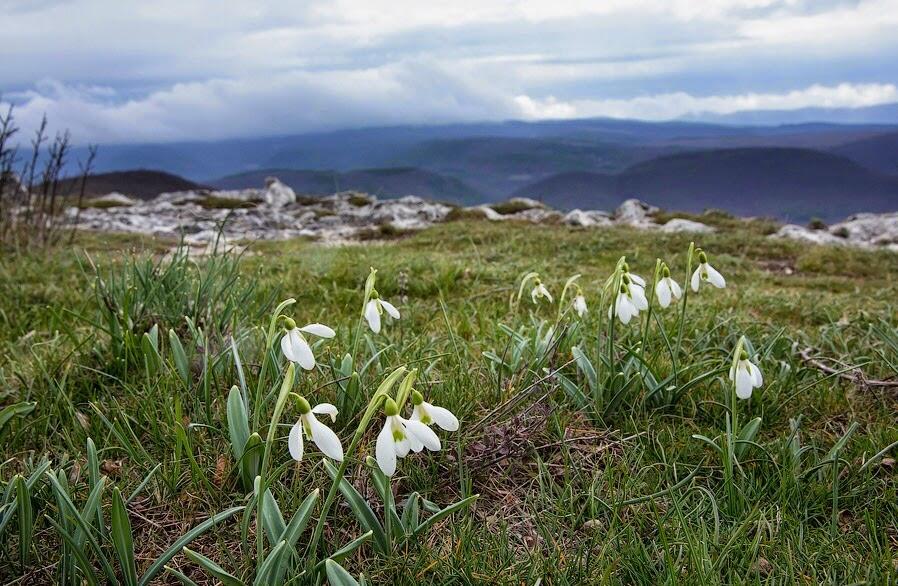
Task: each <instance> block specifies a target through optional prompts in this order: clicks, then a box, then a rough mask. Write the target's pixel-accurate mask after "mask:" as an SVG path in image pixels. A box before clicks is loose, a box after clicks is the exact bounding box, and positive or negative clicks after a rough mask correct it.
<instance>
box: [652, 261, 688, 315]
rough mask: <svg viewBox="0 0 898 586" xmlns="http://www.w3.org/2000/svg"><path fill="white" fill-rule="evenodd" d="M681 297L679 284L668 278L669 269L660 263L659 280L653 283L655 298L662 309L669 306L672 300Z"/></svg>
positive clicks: (681, 292)
mask: <svg viewBox="0 0 898 586" xmlns="http://www.w3.org/2000/svg"><path fill="white" fill-rule="evenodd" d="M682 295H683V291H682V289H680V284H679V283H677V282H676V281H674V280H673V279H671V278H670V269H669V268H668V267H667V265H666V264H663V263H662V266H661V278H660V279H658V282H657V283H655V296H656V297H658V304H659V305H660V306H661V307H662V308H666V307H667V306H669V305H670V302H671V300H672V299H679V298H680V297H681V296H682Z"/></svg>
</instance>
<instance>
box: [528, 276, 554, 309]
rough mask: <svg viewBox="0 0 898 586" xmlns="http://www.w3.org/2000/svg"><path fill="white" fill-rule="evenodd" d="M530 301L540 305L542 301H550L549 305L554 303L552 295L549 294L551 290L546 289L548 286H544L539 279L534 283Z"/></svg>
mask: <svg viewBox="0 0 898 586" xmlns="http://www.w3.org/2000/svg"><path fill="white" fill-rule="evenodd" d="M530 299H531V300H532V301H533V303H539V300H540V299H548V300H549V303H552V301H553V300H552V294H551V293H549V290H548V289H546V286H545V285H543V282H542V281H540V280H539V277H537V278H536V279H535V280H534V281H533V289H532V290H531V291H530Z"/></svg>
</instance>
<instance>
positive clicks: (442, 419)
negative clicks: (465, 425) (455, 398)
mask: <svg viewBox="0 0 898 586" xmlns="http://www.w3.org/2000/svg"><path fill="white" fill-rule="evenodd" d="M412 404H413V405H414V408H413V409H412V416H411V420H412V421H420V422H421V423H423V424H424V425H432V424H434V423H435V424H437V425H438V426H439V427H440V428H442V429H444V430H446V431H458V418H457V417H455V415H453V414H452V411H449V410H448V409H446V408H445V407H437V406H436V405H431V404H430V403H428V402H427V401H425V400H424V397H423V396H422V395H421V393H419V392H418V391H414V392H413V393H412Z"/></svg>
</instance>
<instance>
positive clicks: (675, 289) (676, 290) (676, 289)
mask: <svg viewBox="0 0 898 586" xmlns="http://www.w3.org/2000/svg"><path fill="white" fill-rule="evenodd" d="M665 281H667V284H668V285H669V286H670V292H671V293H673V296H674V297H675V298H676V299H679V298H680V297H682V296H683V290H682V289H680V284H679V283H677V282H676V281H674V280H673V279H671V278H670V277H667V278H666V279H665Z"/></svg>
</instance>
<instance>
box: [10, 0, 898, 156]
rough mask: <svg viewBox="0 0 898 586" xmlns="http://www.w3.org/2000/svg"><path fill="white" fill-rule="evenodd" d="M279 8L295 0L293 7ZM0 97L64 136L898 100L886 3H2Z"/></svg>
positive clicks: (182, 135) (195, 133)
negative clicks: (65, 132) (65, 133)
mask: <svg viewBox="0 0 898 586" xmlns="http://www.w3.org/2000/svg"><path fill="white" fill-rule="evenodd" d="M294 4H298V5H296V6H294ZM4 11H5V12H6V15H5V20H6V23H5V26H4V35H5V42H4V44H3V46H2V49H0V51H2V54H0V59H2V61H3V63H4V67H3V68H0V92H2V96H0V97H2V100H4V101H5V102H10V103H13V104H15V106H16V108H17V119H18V121H19V123H20V126H22V128H23V130H25V131H29V130H30V129H33V128H34V127H35V126H36V125H37V124H38V122H39V120H40V118H41V117H42V116H43V115H44V114H46V115H47V116H48V117H49V119H50V121H51V125H54V127H55V128H69V129H70V130H71V132H72V134H73V136H74V137H75V139H76V140H78V141H80V142H88V141H89V142H101V143H111V142H149V141H176V140H194V139H220V138H228V137H245V136H260V135H270V134H288V133H298V132H308V131H316V130H328V129H335V128H346V127H355V126H373V125H390V124H431V123H444V122H465V121H480V120H501V119H509V118H515V119H528V120H540V119H546V118H574V117H592V116H611V117H626V118H640V119H648V120H666V119H672V118H678V117H681V116H689V115H696V114H700V113H712V114H728V113H732V112H737V111H758V110H793V109H799V108H806V107H841V108H856V107H863V106H870V105H877V104H882V103H890V102H896V101H898V90H896V85H895V84H896V83H898V60H896V59H894V57H895V55H898V0H856V1H849V0H815V1H810V0H709V1H707V2H700V3H696V2H689V1H686V0H663V1H662V0H608V1H606V2H590V1H585V0H552V1H540V0H494V1H483V0H479V1H473V0H458V1H457V2H453V3H426V4H423V5H422V3H420V2H411V1H409V0H392V1H387V0H368V1H361V0H338V1H335V2H334V1H331V2H325V1H319V0H312V1H309V2H303V3H280V2H278V3H276V2H259V3H244V2H227V1H215V2H213V1H212V0H196V1H189V2H185V1H183V0H177V1H175V0H160V1H158V2H153V3H123V2H113V1H111V0H110V1H107V0H68V1H56V0H44V1H41V2H26V1H24V0H21V1H17V0H12V1H10V0H7V1H6V3H5V5H4Z"/></svg>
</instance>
